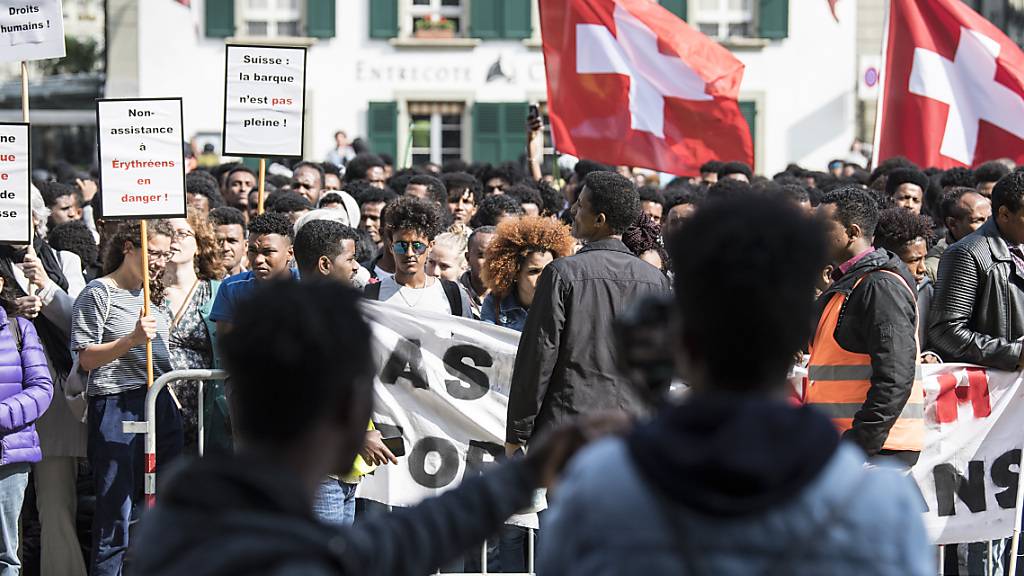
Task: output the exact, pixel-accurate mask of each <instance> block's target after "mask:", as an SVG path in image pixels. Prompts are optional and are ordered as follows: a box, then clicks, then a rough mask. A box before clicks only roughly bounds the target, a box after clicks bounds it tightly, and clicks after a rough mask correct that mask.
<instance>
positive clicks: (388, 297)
mask: <svg viewBox="0 0 1024 576" xmlns="http://www.w3.org/2000/svg"><path fill="white" fill-rule="evenodd" d="M459 295H460V296H462V315H463V316H464V317H466V318H472V317H473V312H472V309H471V308H470V303H469V296H468V295H467V294H466V291H465V290H463V289H462V287H461V286H459ZM380 301H381V302H387V303H388V304H393V305H395V306H404V307H406V308H413V309H415V310H427V311H430V312H438V313H440V314H451V313H452V309H451V306H450V305H449V304H448V296H447V295H445V293H444V287H443V286H442V285H441V281H440V280H438V279H437V278H433V277H429V276H428V277H427V286H426V288H410V287H408V286H402V285H400V284H399V283H398V282H396V281H395V277H394V276H388V277H386V278H384V279H383V280H381V281H380Z"/></svg>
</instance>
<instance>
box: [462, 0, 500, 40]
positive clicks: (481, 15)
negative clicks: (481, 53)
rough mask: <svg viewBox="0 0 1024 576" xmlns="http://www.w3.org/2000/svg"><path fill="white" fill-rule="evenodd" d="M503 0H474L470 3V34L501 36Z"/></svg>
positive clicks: (486, 36)
mask: <svg viewBox="0 0 1024 576" xmlns="http://www.w3.org/2000/svg"><path fill="white" fill-rule="evenodd" d="M502 4H504V2H503V1H502V0H473V2H471V3H470V5H469V35H470V36H472V37H473V38H501V32H502V30H501V20H502V18H501V16H502V14H501V12H502Z"/></svg>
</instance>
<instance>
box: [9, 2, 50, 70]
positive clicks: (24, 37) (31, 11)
mask: <svg viewBox="0 0 1024 576" xmlns="http://www.w3.org/2000/svg"><path fill="white" fill-rule="evenodd" d="M64 55H65V51H64V13H63V11H62V10H61V5H60V0H0V60H42V59H44V58H63V57H64Z"/></svg>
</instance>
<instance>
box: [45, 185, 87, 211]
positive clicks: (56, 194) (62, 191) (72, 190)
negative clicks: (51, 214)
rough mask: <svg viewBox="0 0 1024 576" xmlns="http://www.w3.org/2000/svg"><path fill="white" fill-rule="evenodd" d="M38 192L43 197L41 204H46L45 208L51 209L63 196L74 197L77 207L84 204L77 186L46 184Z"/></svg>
mask: <svg viewBox="0 0 1024 576" xmlns="http://www.w3.org/2000/svg"><path fill="white" fill-rule="evenodd" d="M39 192H40V193H41V194H42V195H43V202H45V203H46V207H47V208H52V207H53V205H54V204H56V203H57V199H58V198H63V197H64V196H74V197H75V198H77V199H78V205H79V206H81V205H82V204H83V203H84V200H83V199H82V191H81V190H79V189H78V187H77V186H70V185H68V184H61V183H60V182H47V183H46V184H45V185H44V186H42V187H41V188H40V189H39Z"/></svg>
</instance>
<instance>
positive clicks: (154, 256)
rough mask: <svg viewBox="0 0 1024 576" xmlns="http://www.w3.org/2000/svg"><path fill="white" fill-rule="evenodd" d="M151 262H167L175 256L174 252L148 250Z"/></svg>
mask: <svg viewBox="0 0 1024 576" xmlns="http://www.w3.org/2000/svg"><path fill="white" fill-rule="evenodd" d="M148 252H149V261H150V262H167V261H168V260H170V259H171V258H172V257H173V256H174V252H155V251H153V250H148Z"/></svg>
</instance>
